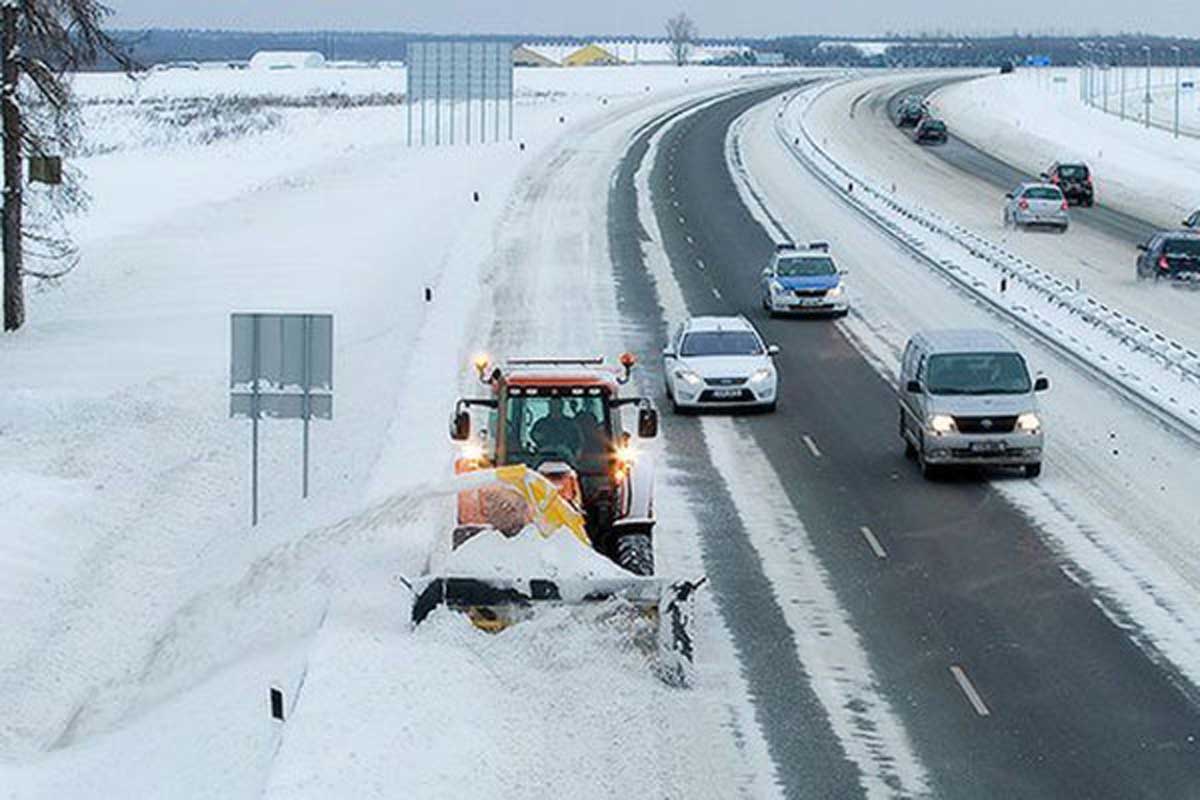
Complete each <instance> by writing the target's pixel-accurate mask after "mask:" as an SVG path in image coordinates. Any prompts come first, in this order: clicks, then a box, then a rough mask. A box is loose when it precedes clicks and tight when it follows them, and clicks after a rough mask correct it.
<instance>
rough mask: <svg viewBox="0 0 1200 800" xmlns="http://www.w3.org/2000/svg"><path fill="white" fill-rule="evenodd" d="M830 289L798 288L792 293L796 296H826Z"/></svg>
mask: <svg viewBox="0 0 1200 800" xmlns="http://www.w3.org/2000/svg"><path fill="white" fill-rule="evenodd" d="M827 291H829V290H828V289H796V290H794V291H793V292H792V293H793V294H794V295H796V297H824V296H825V292H827Z"/></svg>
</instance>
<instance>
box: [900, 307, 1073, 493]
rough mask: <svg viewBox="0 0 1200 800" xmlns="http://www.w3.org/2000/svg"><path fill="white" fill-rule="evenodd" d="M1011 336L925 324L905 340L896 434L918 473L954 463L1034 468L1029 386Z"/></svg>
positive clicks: (1034, 407) (1038, 454) (1039, 443)
mask: <svg viewBox="0 0 1200 800" xmlns="http://www.w3.org/2000/svg"><path fill="white" fill-rule="evenodd" d="M1049 388H1050V382H1049V380H1047V379H1046V378H1043V377H1039V378H1037V379H1036V380H1031V379H1030V377H1029V370H1028V368H1027V367H1026V366H1025V359H1024V358H1022V357H1021V354H1020V353H1019V352H1018V351H1017V349H1016V347H1015V346H1013V344H1012V342H1010V341H1008V339H1006V338H1004V337H1003V336H1001V335H1000V334H998V333H994V332H992V331H982V330H952V331H928V332H924V333H918V334H916V335H914V336H913V337H912V338H911V339H909V340H908V345H907V347H905V349H904V358H903V361H902V362H901V365H900V438H901V439H903V440H904V451H905V455H907V456H908V457H909V458H915V459H917V461H918V463H919V464H920V465H921V472H922V474H924V475H925V477H927V478H930V477H933V476H934V475H935V474H936V473H937V472H938V471H939V470H940V469H942V468H943V467H947V466H954V465H963V466H967V465H974V466H996V467H1020V468H1022V469H1024V470H1025V475H1026V477H1029V478H1034V477H1037V476H1038V475H1039V474H1041V471H1042V447H1043V442H1044V434H1043V433H1042V420H1041V416H1040V414H1039V412H1038V403H1037V397H1036V393H1037V392H1042V391H1045V390H1046V389H1049Z"/></svg>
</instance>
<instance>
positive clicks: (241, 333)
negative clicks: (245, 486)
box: [229, 313, 333, 525]
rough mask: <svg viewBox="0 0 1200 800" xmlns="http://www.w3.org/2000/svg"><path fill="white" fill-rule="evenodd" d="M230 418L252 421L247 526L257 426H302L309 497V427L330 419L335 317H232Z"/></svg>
mask: <svg viewBox="0 0 1200 800" xmlns="http://www.w3.org/2000/svg"><path fill="white" fill-rule="evenodd" d="M230 327H231V337H230V338H231V345H230V367H229V387H230V393H229V416H230V417H232V418H248V419H249V420H250V451H251V454H250V522H251V524H252V525H257V524H258V438H259V436H258V434H259V431H258V427H259V421H260V420H261V419H262V418H263V417H264V416H266V417H270V418H273V419H299V420H302V421H303V423H304V432H303V466H302V477H301V487H302V488H301V494H302V496H303V497H308V488H309V487H308V484H309V480H308V477H309V468H308V465H309V423H310V422H311V420H312V419H314V418H316V419H333V316H332V315H330V314H255V313H250V314H233V315H231V317H230Z"/></svg>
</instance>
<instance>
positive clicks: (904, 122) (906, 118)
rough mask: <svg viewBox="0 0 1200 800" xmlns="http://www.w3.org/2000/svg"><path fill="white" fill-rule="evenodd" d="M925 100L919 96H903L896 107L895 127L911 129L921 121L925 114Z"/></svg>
mask: <svg viewBox="0 0 1200 800" xmlns="http://www.w3.org/2000/svg"><path fill="white" fill-rule="evenodd" d="M927 110H928V109H927V107H926V105H925V98H924V97H922V96H921V95H919V94H910V95H905V97H904V98H903V99H902V100H901V101H900V103H899V104H898V105H897V106H896V125H897V127H900V128H911V127H913V126H914V125H916V124H917V123H918V122H920V121H921V118H922V117H924V116H925V114H926V112H927Z"/></svg>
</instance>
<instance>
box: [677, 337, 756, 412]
mask: <svg viewBox="0 0 1200 800" xmlns="http://www.w3.org/2000/svg"><path fill="white" fill-rule="evenodd" d="M778 352H779V348H778V347H776V346H775V345H767V344H765V343H764V342H763V340H762V337H761V336H759V335H758V331H757V330H755V329H754V326H753V325H751V324H750V321H749V320H747V319H746V318H745V317H742V316H737V317H693V318H692V319H689V320H688V321H687V322H685V323H684V324H683V325H681V326H679V328H678V329H677V330H676V332H675V335H674V336H672V337H671V342H670V344H668V345H667V347H666V349H665V350H663V374H664V376H665V378H666V385H667V396H668V397H670V398H671V406H672V408H674V409H675V411H690V410H698V409H702V408H758V409H762V410H765V411H774V410H775V404H776V402H777V400H776V398H777V392H778V389H779V375H778V373H777V372H776V371H775V364H774V361H773V360H772V357H773V356H774V355H775V354H776V353H778Z"/></svg>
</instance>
